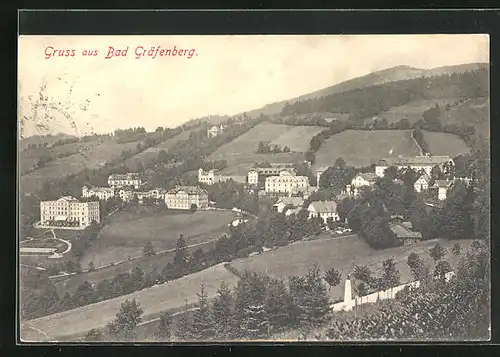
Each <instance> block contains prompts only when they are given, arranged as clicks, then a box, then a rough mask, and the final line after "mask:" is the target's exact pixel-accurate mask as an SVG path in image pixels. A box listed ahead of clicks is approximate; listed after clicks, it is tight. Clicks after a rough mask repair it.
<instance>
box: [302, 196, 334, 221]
mask: <svg viewBox="0 0 500 357" xmlns="http://www.w3.org/2000/svg"><path fill="white" fill-rule="evenodd" d="M307 211H308V212H309V219H311V218H313V217H320V218H322V219H323V222H324V223H325V224H326V223H327V220H328V218H332V219H333V220H334V221H339V220H340V217H339V214H338V213H337V203H336V202H335V201H314V202H311V203H310V204H309V207H307Z"/></svg>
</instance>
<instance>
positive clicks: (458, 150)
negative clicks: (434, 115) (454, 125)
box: [422, 130, 469, 157]
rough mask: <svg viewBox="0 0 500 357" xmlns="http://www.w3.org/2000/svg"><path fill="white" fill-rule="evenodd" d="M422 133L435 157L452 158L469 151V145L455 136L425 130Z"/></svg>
mask: <svg viewBox="0 0 500 357" xmlns="http://www.w3.org/2000/svg"><path fill="white" fill-rule="evenodd" d="M422 133H423V134H424V140H425V142H426V143H427V145H428V146H429V150H430V152H431V154H433V155H449V156H450V157H455V156H458V155H460V154H465V153H466V152H468V151H469V147H468V146H467V144H465V142H464V141H463V140H462V139H461V138H460V137H458V136H456V135H454V134H448V133H434V132H430V131H424V130H422Z"/></svg>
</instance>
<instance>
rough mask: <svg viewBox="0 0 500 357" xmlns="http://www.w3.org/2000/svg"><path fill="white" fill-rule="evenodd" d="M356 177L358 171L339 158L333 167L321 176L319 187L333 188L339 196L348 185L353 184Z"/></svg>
mask: <svg viewBox="0 0 500 357" xmlns="http://www.w3.org/2000/svg"><path fill="white" fill-rule="evenodd" d="M354 176H356V169H355V168H354V167H352V166H349V165H347V163H346V162H345V160H344V159H342V158H341V157H339V158H338V159H337V160H335V163H334V165H333V166H331V167H329V168H328V169H327V170H326V171H325V172H323V173H322V174H321V176H320V178H319V187H321V188H331V189H332V190H333V191H334V192H335V193H337V194H339V193H340V192H341V191H342V190H344V188H345V187H346V185H348V184H350V183H351V181H352V179H353V178H354Z"/></svg>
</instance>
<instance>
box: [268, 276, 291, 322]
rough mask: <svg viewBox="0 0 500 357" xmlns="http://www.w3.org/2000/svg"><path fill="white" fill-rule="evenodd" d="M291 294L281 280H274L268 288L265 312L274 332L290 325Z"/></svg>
mask: <svg viewBox="0 0 500 357" xmlns="http://www.w3.org/2000/svg"><path fill="white" fill-rule="evenodd" d="M290 299H291V298H290V294H289V292H288V290H287V288H286V285H285V283H284V282H283V281H282V280H281V279H272V280H271V281H270V283H269V284H268V286H267V291H266V298H265V310H266V314H267V320H268V321H269V326H270V328H272V329H273V330H275V329H279V328H281V327H285V326H287V325H288V324H289V323H290V311H289V306H290V304H291V301H290Z"/></svg>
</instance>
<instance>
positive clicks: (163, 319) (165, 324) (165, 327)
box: [155, 312, 172, 341]
mask: <svg viewBox="0 0 500 357" xmlns="http://www.w3.org/2000/svg"><path fill="white" fill-rule="evenodd" d="M171 326H172V314H170V313H169V312H166V313H164V314H163V315H161V316H160V324H159V325H158V328H157V330H156V332H155V337H156V338H157V339H158V340H163V341H164V340H168V339H169V338H170V336H171V334H172V330H171Z"/></svg>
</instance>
